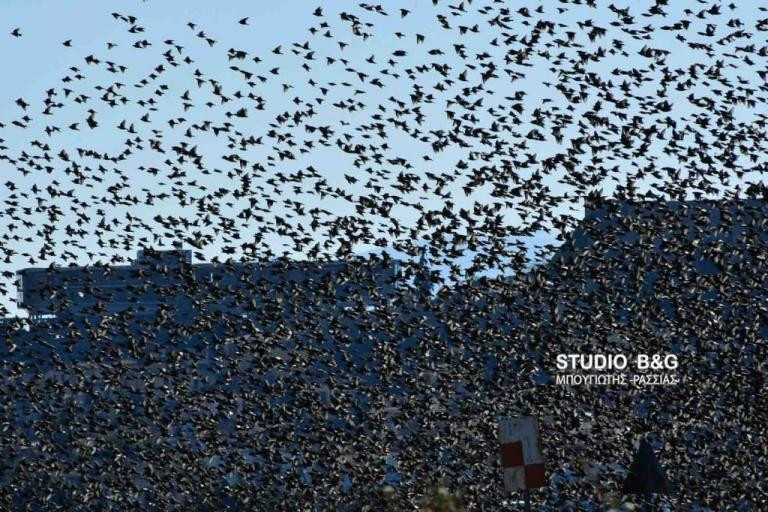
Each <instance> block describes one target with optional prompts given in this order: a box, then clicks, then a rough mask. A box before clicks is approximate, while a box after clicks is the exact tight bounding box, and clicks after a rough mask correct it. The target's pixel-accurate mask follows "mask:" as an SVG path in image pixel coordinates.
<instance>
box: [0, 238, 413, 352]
mask: <svg viewBox="0 0 768 512" xmlns="http://www.w3.org/2000/svg"><path fill="white" fill-rule="evenodd" d="M400 274H401V270H400V263H399V262H398V261H397V260H392V259H386V258H384V259H381V260H377V261H371V260H357V261H330V262H314V261H312V262H309V261H290V260H273V261H270V262H267V263H256V262H244V263H242V262H237V263H233V262H225V263H192V259H191V251H188V250H182V249H180V248H176V249H173V250H165V251H156V250H143V251H139V253H138V256H137V258H136V260H135V262H133V263H132V264H129V265H118V266H102V265H99V266H86V267H76V266H73V267H64V268H62V267H48V268H28V269H24V270H21V271H19V272H18V282H17V286H18V304H19V306H20V307H22V308H24V309H25V310H26V311H27V312H28V314H29V319H28V321H26V322H22V321H21V320H19V319H5V320H4V322H3V324H2V325H0V327H1V328H2V332H4V333H5V337H6V339H7V341H8V344H9V345H14V344H19V343H25V342H31V344H32V345H33V346H34V347H35V349H42V350H45V347H51V346H56V345H57V340H59V341H61V342H62V343H66V344H68V349H67V352H72V346H71V345H70V344H71V343H72V342H73V341H76V340H99V339H100V340H104V341H105V342H110V343H112V344H117V345H120V344H121V343H122V342H123V341H125V340H136V339H139V340H144V342H145V343H146V344H148V345H149V346H152V345H154V344H156V343H169V342H170V343H176V344H180V345H181V346H187V345H188V344H189V343H193V344H194V343H197V342H200V341H211V340H215V339H225V338H227V337H231V336H236V335H242V334H245V333H249V332H253V331H254V330H259V331H262V332H269V331H271V330H272V329H274V328H277V326H286V325H287V326H295V325H296V324H297V323H299V322H301V320H302V317H303V316H305V315H315V316H316V317H320V316H323V315H331V316H332V315H338V314H339V312H340V311H343V310H346V309H350V308H359V307H363V308H373V307H376V306H377V305H381V304H389V303H391V302H392V301H393V300H394V298H395V297H396V295H397V293H396V292H397V290H398V283H399V279H400V277H401V276H400ZM24 324H26V325H24ZM86 331H87V332H86ZM77 343H79V344H80V346H81V348H82V349H83V350H86V349H87V347H86V344H85V342H83V343H80V342H79V341H78V342H77ZM76 351H77V350H75V352H76Z"/></svg>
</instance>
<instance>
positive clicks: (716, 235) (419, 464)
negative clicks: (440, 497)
mask: <svg viewBox="0 0 768 512" xmlns="http://www.w3.org/2000/svg"><path fill="white" fill-rule="evenodd" d="M641 4H642V5H641ZM641 4H632V5H630V6H628V7H618V6H616V5H614V4H613V3H608V2H598V1H596V0H559V1H558V2H550V3H547V2H533V1H532V2H525V3H521V4H517V3H516V4H514V5H511V4H509V3H508V2H503V1H500V0H490V1H488V0H487V1H480V0H464V1H461V2H450V1H445V0H433V1H432V3H431V4H424V5H421V4H420V5H419V7H418V8H416V7H415V6H409V8H407V9H406V8H400V7H392V6H390V5H389V4H387V5H372V4H367V3H362V4H359V5H355V6H352V5H350V6H349V7H348V8H345V10H344V11H342V12H334V11H333V9H331V7H329V6H321V7H317V8H315V9H313V10H312V12H311V18H312V19H313V23H312V24H311V25H310V26H309V27H308V28H307V32H306V38H305V39H302V40H299V41H275V42H274V46H272V45H270V48H237V47H229V48H227V46H229V45H227V44H225V43H224V42H223V40H224V39H225V38H226V36H227V34H220V35H217V34H214V33H213V32H210V31H209V30H208V29H207V28H206V27H205V26H204V23H203V22H201V21H189V22H185V21H181V22H180V23H181V24H182V25H183V24H184V23H186V26H184V27H183V32H182V34H183V35H182V36H179V37H176V36H174V37H173V38H168V37H165V36H163V35H158V34H155V29H153V28H152V27H151V26H149V24H148V23H145V22H144V21H142V19H140V18H139V17H138V16H134V15H131V14H125V13H118V12H115V13H112V16H111V22H112V23H115V24H117V25H118V26H120V27H122V29H123V31H122V32H121V33H120V37H119V38H115V39H114V40H110V41H105V42H104V47H103V50H102V51H100V52H94V53H91V54H89V55H87V56H84V57H83V58H82V59H81V60H79V61H78V62H76V63H73V64H72V65H71V66H69V67H67V68H66V71H65V74H64V76H63V77H61V79H60V80H59V81H58V82H57V83H54V84H50V87H48V88H47V89H46V90H45V91H44V95H43V98H42V100H35V99H33V98H32V96H34V93H33V92H30V93H29V94H28V95H27V96H28V97H20V98H18V99H15V100H14V104H13V105H12V106H11V107H10V108H11V110H6V111H5V113H6V116H8V117H7V119H3V120H1V121H0V134H1V135H0V165H1V166H2V168H3V172H5V174H6V176H8V177H7V178H6V180H4V181H5V183H4V185H3V186H2V192H1V193H0V197H2V201H3V206H2V208H3V215H2V216H1V217H0V226H2V229H1V230H0V232H1V233H2V235H1V236H0V261H2V262H3V263H2V264H3V269H4V270H3V277H4V278H5V282H4V283H3V284H2V285H1V286H0V293H3V294H4V295H5V296H9V294H10V291H11V283H12V279H13V278H14V272H13V271H14V270H16V269H18V268H21V267H25V266H31V267H50V268H51V270H52V271H55V270H56V268H57V267H56V266H58V265H60V266H63V265H65V264H67V263H70V264H77V265H86V264H87V265H91V266H94V267H96V266H98V267H103V266H105V265H110V264H117V263H121V262H124V261H125V260H126V258H125V254H126V253H129V252H132V251H133V250H135V249H136V248H149V247H162V246H170V245H171V244H172V243H182V244H183V245H185V246H187V247H192V248H194V250H195V255H196V257H197V258H198V259H200V260H204V259H211V260H212V261H214V262H222V263H223V264H224V265H226V264H227V263H226V261H224V260H227V261H232V260H244V259H248V260H258V261H268V260H274V259H276V258H281V257H288V258H291V257H293V258H296V257H301V258H305V259H309V260H331V259H348V260H350V261H354V259H355V258H354V255H355V254H356V253H360V252H365V253H366V257H367V258H368V259H371V260H375V259H378V258H381V257H382V256H381V253H382V252H383V251H386V250H388V251H391V252H392V253H393V254H396V255H399V256H400V257H402V258H403V259H404V261H403V265H404V268H405V273H404V278H403V283H401V284H402V287H401V288H400V292H399V295H398V297H396V298H395V299H394V300H392V298H391V297H383V296H378V295H377V294H376V293H375V289H374V288H375V285H374V284H373V283H371V284H370V287H371V293H370V294H368V295H369V296H368V298H367V299H366V301H367V302H366V301H363V299H362V298H359V299H358V301H357V304H355V305H354V307H351V308H346V309H343V310H342V311H340V310H338V309H337V308H334V307H328V305H329V304H331V305H332V304H333V303H334V301H335V300H337V297H335V296H334V293H333V290H334V287H333V286H332V284H331V285H329V286H328V287H327V289H325V292H323V290H322V289H321V290H319V291H318V290H315V291H314V292H313V294H312V295H311V296H306V297H301V293H302V292H301V291H300V290H298V291H297V290H295V289H294V290H291V292H290V293H288V292H287V291H284V290H278V292H283V295H281V296H279V297H278V298H277V299H275V301H276V302H275V303H274V304H272V306H273V307H271V308H270V309H268V310H267V309H264V310H260V311H262V313H263V315H264V319H263V320H264V321H263V322H262V324H263V325H260V326H259V327H256V326H254V327H253V328H252V329H251V330H250V332H249V333H248V334H246V335H239V336H230V337H228V338H227V339H224V340H216V341H215V342H213V341H211V342H210V343H206V344H204V345H203V346H196V347H188V348H179V347H178V346H176V345H174V344H173V343H169V344H168V345H167V346H160V347H155V346H154V345H153V347H154V348H153V350H146V347H147V346H148V342H147V339H146V338H147V335H144V336H137V337H136V339H132V340H131V342H130V343H127V344H125V345H124V346H123V345H122V344H119V343H114V344H110V343H109V340H110V339H112V338H115V339H116V338H117V336H112V334H114V332H116V331H117V330H119V329H126V328H130V327H131V322H133V321H134V320H133V319H131V318H130V316H125V317H120V318H117V319H115V318H112V319H106V318H105V316H104V315H103V314H101V313H100V312H99V311H98V310H94V311H93V315H91V316H88V317H81V318H80V319H79V320H77V322H80V323H81V324H78V325H74V324H73V323H72V322H73V320H72V319H71V318H69V319H67V320H66V321H67V322H69V323H68V324H67V325H65V326H59V327H57V328H60V329H63V330H64V331H66V330H68V329H74V331H76V332H77V335H76V336H71V337H67V336H65V337H64V338H63V339H61V340H59V341H58V345H57V348H55V349H54V352H55V351H56V350H61V351H63V352H64V353H65V352H70V353H71V352H72V350H73V348H72V347H73V346H75V345H82V344H83V343H86V344H87V345H88V346H90V347H92V348H93V349H92V350H88V351H85V352H83V353H82V354H81V355H80V356H79V357H78V358H76V359H72V358H62V357H58V356H54V355H53V354H52V353H51V352H45V351H40V346H39V345H38V346H35V344H34V343H26V344H21V343H19V342H18V340H15V339H14V336H20V337H23V336H24V335H23V334H22V333H21V331H14V329H12V328H11V327H9V326H10V325H11V324H12V323H14V322H8V321H6V323H5V324H3V328H4V329H5V331H4V332H5V338H6V343H5V345H4V346H3V347H2V350H0V352H1V353H2V355H3V359H2V365H0V372H1V375H0V391H2V392H1V393H0V430H1V432H0V436H2V437H0V439H2V442H0V506H1V507H2V508H5V509H9V510H70V509H86V510H125V509H137V510H138V509H142V510H227V509H231V510H384V509H387V508H391V509H395V510H401V509H408V508H412V507H414V506H415V505H416V504H418V503H419V500H420V496H421V494H423V493H424V492H425V490H426V489H428V488H429V487H430V486H431V485H433V484H434V483H435V482H438V481H441V482H444V483H445V485H447V486H448V487H450V488H452V489H457V490H459V491H460V492H461V493H462V499H463V501H464V502H465V503H466V505H467V507H468V508H469V509H472V510H496V509H498V508H499V507H500V506H501V505H500V504H501V503H502V502H503V501H504V500H506V499H508V497H507V496H505V495H504V493H503V490H502V485H501V468H500V467H499V461H498V448H497V446H496V442H497V438H496V418H497V416H499V415H505V416H512V415H517V414H537V415H539V416H540V418H541V421H542V435H543V444H544V447H545V448H544V451H545V457H546V458H547V466H548V471H549V474H550V486H549V487H548V488H547V489H546V490H542V491H539V492H535V493H533V497H534V500H535V501H536V502H537V505H536V506H537V508H539V509H541V510H595V509H598V508H600V507H604V506H607V505H613V506H616V507H618V506H620V503H621V502H622V497H621V496H620V495H619V489H620V488H621V483H622V480H623V478H624V476H625V475H626V470H627V467H628V466H629V462H630V458H631V454H632V443H633V441H634V440H635V439H636V438H637V437H638V436H640V435H647V434H649V433H651V436H652V438H653V440H654V442H655V448H656V449H657V450H659V452H660V454H659V457H660V459H661V460H662V463H664V464H665V465H666V467H667V468H668V474H669V476H670V479H671V480H672V481H673V483H674V485H675V486H676V487H677V489H678V495H677V496H674V497H670V498H664V499H667V500H671V501H670V502H671V503H674V505H673V506H674V507H675V510H763V509H765V508H766V506H768V489H766V487H765V479H764V478H763V475H764V474H765V473H766V470H768V467H767V466H768V460H767V458H768V452H766V445H765V443H762V442H761V440H762V439H764V437H765V435H766V432H765V428H766V427H765V425H766V424H768V422H766V420H768V413H766V412H765V410H764V408H763V407H761V403H763V402H764V400H765V380H764V376H765V373H766V371H768V368H766V365H765V364H766V363H765V361H766V360H768V359H766V339H767V338H768V309H766V306H765V304H766V295H767V294H766V292H768V288H767V286H766V280H765V277H764V276H765V275H768V273H766V270H768V269H766V268H765V267H766V254H768V250H766V249H767V245H768V235H767V233H768V224H767V223H768V215H766V212H767V210H766V204H765V202H766V200H768V193H767V192H766V188H765V187H764V186H762V185H761V183H760V180H761V178H762V176H763V175H764V173H765V171H766V168H765V165H766V163H765V162H766V157H765V155H766V147H765V146H766V143H765V140H766V139H765V128H766V121H767V120H768V115H767V114H766V112H765V109H764V108H763V107H764V106H765V105H766V92H768V84H766V79H768V72H766V66H765V65H766V56H768V44H766V43H765V37H764V35H765V33H766V32H767V31H768V14H766V12H768V9H766V8H764V7H761V6H754V7H753V6H749V5H747V6H741V5H736V4H734V3H731V4H727V5H726V4H721V3H719V2H703V1H702V0H697V1H696V2H694V3H688V4H686V5H684V6H682V5H668V2H667V1H666V0H656V1H655V2H642V3H641ZM148 7H149V8H151V4H148ZM750 9H752V10H750ZM244 14H246V13H244ZM414 20H416V21H414ZM231 23H232V26H233V28H232V30H233V31H234V30H242V31H247V30H248V29H249V27H250V26H251V25H252V24H253V23H255V19H254V16H253V15H249V16H245V17H237V18H235V19H233V20H232V22H231ZM401 27H402V28H401ZM10 35H11V41H10V42H9V41H4V42H3V44H4V45H7V44H10V43H11V42H12V43H13V44H23V43H25V41H26V38H27V37H28V36H27V34H25V29H24V28H23V27H19V28H15V29H13V30H12V31H11V32H10ZM275 38H278V35H276V36H275ZM220 39H221V40H220ZM62 45H63V46H64V47H66V48H67V49H68V50H69V49H70V48H71V49H72V51H74V49H75V48H76V46H77V41H76V38H75V37H74V36H73V39H67V40H65V41H63V42H62ZM117 56H120V57H122V58H124V59H125V60H121V59H120V58H118V57H117ZM585 208H586V209H587V210H590V211H592V212H597V213H596V214H595V215H594V216H591V217H588V218H587V219H586V220H583V214H582V211H583V210H584V209H585ZM542 231H544V232H553V233H555V234H556V236H557V238H558V239H559V242H562V245H560V247H559V249H558V252H557V254H556V256H555V257H554V258H552V259H551V260H550V261H549V262H548V263H544V264H541V265H539V266H536V267H534V268H533V269H531V270H527V269H528V267H527V265H528V264H529V262H528V261H527V258H526V242H525V240H526V239H527V238H530V237H533V236H535V235H536V234H537V233H541V232H542ZM554 249H555V248H554V247H553V246H551V245H550V246H547V247H545V248H543V249H542V253H541V256H542V258H544V259H545V258H548V257H549V256H551V254H552V252H553V250H554ZM214 254H217V255H222V256H220V257H217V256H213V257H210V256H211V255H214ZM206 256H209V257H206ZM462 258H465V259H466V258H468V259H469V263H468V264H466V265H460V264H459V263H457V261H458V260H461V259H462ZM429 269H432V270H433V271H432V272H431V273H429V274H425V272H426V271H428V270H429ZM435 269H445V271H444V272H438V271H435ZM489 272H495V273H496V274H499V275H497V276H496V277H489V276H488V273H489ZM425 276H426V277H425ZM424 279H427V280H431V281H433V282H434V284H435V285H437V286H436V287H435V289H436V293H434V294H432V295H430V294H419V293H414V292H418V289H417V286H415V283H414V281H415V282H423V281H424ZM148 285H150V286H152V283H148ZM195 286H196V287H195V288H192V287H190V288H188V289H184V290H176V293H185V294H188V295H189V296H199V295H200V294H201V293H205V291H206V286H207V285H206V284H205V283H199V284H197V285H195ZM249 286H250V295H248V294H246V295H245V296H239V297H237V299H236V300H239V301H242V302H243V303H245V304H248V303H249V302H250V301H251V300H252V299H253V297H258V296H266V295H268V294H269V293H270V292H274V291H275V290H269V289H267V288H269V287H265V285H263V284H261V285H260V284H252V283H251V284H249ZM278 288H279V287H278ZM321 288H322V287H321ZM166 292H167V291H166ZM164 293H165V292H164ZM278 295H279V293H278ZM371 297H372V298H371ZM371 301H372V302H371ZM6 303H8V301H6ZM297 304H298V305H299V306H298V307H294V308H293V311H294V313H293V315H292V316H289V315H286V314H285V313H284V312H285V311H287V310H288V306H289V305H297ZM3 309H5V311H4V312H5V313H8V309H7V308H3ZM94 318H95V320H94ZM207 321H208V324H206V325H208V326H209V328H210V329H211V330H213V327H212V326H210V322H211V320H210V319H208V320H207ZM218 321H220V322H227V321H228V320H227V319H226V318H223V317H221V318H219V319H218ZM48 322H49V323H50V322H53V321H52V320H48ZM16 323H24V322H22V321H20V320H19V321H16ZM173 324H174V319H173V314H172V311H171V312H170V313H168V312H164V313H163V314H162V315H158V317H157V319H156V325H155V326H154V327H152V326H150V328H149V330H148V331H147V332H148V333H149V334H148V335H149V336H151V333H152V329H153V328H154V329H163V330H165V331H172V330H173V328H174V325H173ZM27 328H28V329H30V330H34V329H36V328H37V327H36V326H35V325H34V321H33V320H31V319H30V320H29V321H28V322H27ZM46 328H48V327H46ZM180 329H181V327H180ZM182 330H183V329H182ZM43 341H45V340H43ZM49 341H50V340H49ZM47 343H49V342H47ZM362 345H364V346H365V347H366V350H358V349H359V348H360V346H362ZM49 346H50V347H52V345H50V343H49ZM610 351H620V352H624V353H628V354H637V353H668V352H674V353H676V354H678V355H679V356H680V360H681V366H680V368H679V369H678V370H677V373H678V374H679V376H680V377H681V381H682V382H681V384H679V385H677V386H669V387H667V386H664V387H635V386H626V387H622V386H619V387H601V388H599V389H592V390H590V392H585V390H584V389H582V388H578V387H568V386H558V385H555V384H554V383H553V380H554V373H555V370H554V361H555V358H556V355H557V354H558V353H562V352H567V353H594V352H600V353H604V352H610ZM350 353H354V354H355V356H354V357H351V356H350ZM385 488H386V489H387V492H383V491H382V489H385ZM624 498H626V497H624ZM629 499H631V498H629Z"/></svg>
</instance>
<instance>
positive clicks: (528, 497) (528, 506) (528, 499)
mask: <svg viewBox="0 0 768 512" xmlns="http://www.w3.org/2000/svg"><path fill="white" fill-rule="evenodd" d="M523 501H524V502H525V512H531V494H530V493H529V492H528V489H525V490H524V491H523Z"/></svg>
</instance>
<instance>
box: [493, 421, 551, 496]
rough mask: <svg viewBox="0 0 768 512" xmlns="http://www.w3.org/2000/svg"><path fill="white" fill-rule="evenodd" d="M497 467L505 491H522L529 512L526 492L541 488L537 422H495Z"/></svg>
mask: <svg viewBox="0 0 768 512" xmlns="http://www.w3.org/2000/svg"><path fill="white" fill-rule="evenodd" d="M499 442H500V445H501V446H500V448H501V466H502V468H503V471H504V488H505V490H506V491H507V492H512V491H523V500H524V502H525V510H526V511H530V510H531V498H530V493H529V492H528V490H529V489H533V488H535V487H544V486H546V485H547V478H546V474H545V472H544V457H543V456H542V452H541V440H540V438H539V422H538V421H537V419H536V418H534V417H533V416H523V417H520V418H501V419H499Z"/></svg>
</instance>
